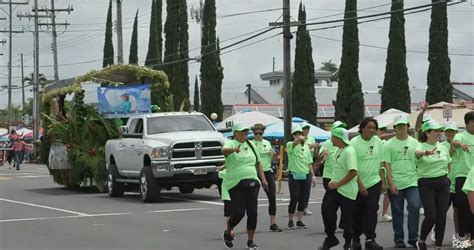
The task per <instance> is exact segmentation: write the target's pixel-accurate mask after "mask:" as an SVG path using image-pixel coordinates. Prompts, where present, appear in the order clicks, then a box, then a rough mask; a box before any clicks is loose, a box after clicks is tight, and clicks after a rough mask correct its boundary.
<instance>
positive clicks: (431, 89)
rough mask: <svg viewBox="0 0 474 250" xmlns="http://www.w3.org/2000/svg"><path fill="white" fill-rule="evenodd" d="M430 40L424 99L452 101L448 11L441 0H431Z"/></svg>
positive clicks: (444, 2)
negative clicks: (426, 88)
mask: <svg viewBox="0 0 474 250" xmlns="http://www.w3.org/2000/svg"><path fill="white" fill-rule="evenodd" d="M432 2H433V4H434V5H433V6H432V8H431V24H430V42H429V55H428V61H429V62H430V66H429V68H428V77H427V78H428V90H427V91H426V101H427V102H428V103H431V104H434V103H437V102H441V101H444V102H449V103H452V102H453V86H452V85H451V81H450V76H451V60H450V59H449V54H448V13H447V10H446V8H447V4H446V1H443V0H432Z"/></svg>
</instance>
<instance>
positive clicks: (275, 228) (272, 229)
mask: <svg viewBox="0 0 474 250" xmlns="http://www.w3.org/2000/svg"><path fill="white" fill-rule="evenodd" d="M270 231H272V232H283V230H281V228H280V227H279V226H278V225H277V224H273V225H271V226H270Z"/></svg>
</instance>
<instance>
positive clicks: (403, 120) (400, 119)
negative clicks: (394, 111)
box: [393, 115, 410, 126]
mask: <svg viewBox="0 0 474 250" xmlns="http://www.w3.org/2000/svg"><path fill="white" fill-rule="evenodd" d="M409 123H410V122H408V116H406V115H397V116H396V117H395V118H394V119H393V125H394V126H397V125H400V124H404V125H408V124H409Z"/></svg>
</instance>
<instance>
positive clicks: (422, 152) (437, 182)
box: [416, 120, 451, 249]
mask: <svg viewBox="0 0 474 250" xmlns="http://www.w3.org/2000/svg"><path fill="white" fill-rule="evenodd" d="M441 132H442V126H441V125H439V124H438V123H437V122H436V121H435V120H430V121H428V122H425V123H424V124H423V126H422V128H421V133H420V134H419V137H418V140H419V142H420V143H419V144H418V147H417V148H416V158H417V166H418V189H419V192H420V199H421V202H422V204H423V208H424V209H425V218H424V219H423V223H422V224H421V231H420V239H419V240H418V243H417V244H418V249H427V246H426V242H425V241H426V238H427V237H428V235H429V233H430V232H431V229H432V228H433V226H434V227H435V246H436V248H437V249H438V248H439V249H441V246H442V245H443V238H444V232H445V228H446V214H447V212H448V209H449V198H450V195H449V193H450V192H449V185H450V183H449V178H448V172H449V169H450V168H451V165H450V163H451V156H450V155H449V149H448V148H446V147H445V146H443V145H441V143H440V142H439V138H440V135H441Z"/></svg>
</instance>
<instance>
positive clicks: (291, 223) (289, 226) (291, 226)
mask: <svg viewBox="0 0 474 250" xmlns="http://www.w3.org/2000/svg"><path fill="white" fill-rule="evenodd" d="M295 228H296V227H295V223H294V222H293V221H292V220H290V221H288V229H290V230H293V229H295Z"/></svg>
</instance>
